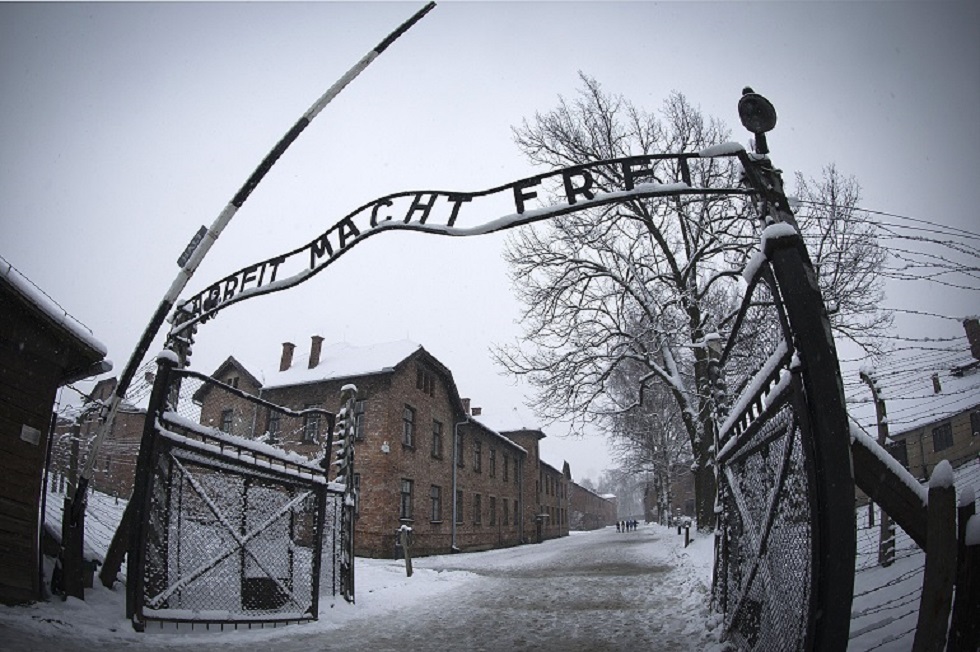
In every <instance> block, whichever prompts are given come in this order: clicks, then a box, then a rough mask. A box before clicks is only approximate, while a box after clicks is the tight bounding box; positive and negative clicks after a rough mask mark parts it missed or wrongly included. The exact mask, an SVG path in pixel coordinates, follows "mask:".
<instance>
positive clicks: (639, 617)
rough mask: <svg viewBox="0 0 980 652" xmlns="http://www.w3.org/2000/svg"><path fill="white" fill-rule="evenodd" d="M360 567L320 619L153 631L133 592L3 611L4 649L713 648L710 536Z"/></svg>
mask: <svg viewBox="0 0 980 652" xmlns="http://www.w3.org/2000/svg"><path fill="white" fill-rule="evenodd" d="M414 562H415V563H414V567H415V573H414V575H413V576H412V577H411V578H408V577H406V576H405V570H404V562H400V561H392V560H377V559H358V560H357V571H356V572H357V604H356V605H349V604H347V603H345V602H343V600H341V599H339V598H337V599H334V598H331V597H329V596H324V597H323V598H321V604H320V620H319V621H318V622H314V623H307V624H301V625H290V626H288V627H280V628H277V629H269V628H267V629H264V630H251V631H249V630H238V631H224V632H220V631H214V628H212V630H211V631H202V629H201V628H196V629H195V630H194V631H191V630H190V629H189V627H181V628H180V629H177V630H174V629H172V628H167V629H163V630H160V629H157V627H156V626H155V625H151V626H149V627H148V628H147V631H146V632H145V633H143V634H137V633H136V632H134V631H133V630H132V628H131V627H130V625H129V623H128V622H127V621H126V619H125V618H124V616H123V614H124V612H125V607H124V598H123V591H121V590H117V591H108V590H106V589H102V588H101V587H100V588H96V589H92V590H90V591H87V592H86V600H85V602H82V601H79V600H75V599H69V600H68V601H67V602H61V601H60V600H58V599H55V600H52V601H51V602H47V603H40V604H37V605H32V606H29V607H0V648H2V649H4V650H11V651H12V652H13V651H20V650H24V651H25V652H26V651H27V650H57V651H58V652H71V651H73V650H86V651H90V650H93V649H102V650H116V649H123V648H125V649H127V650H144V651H146V650H172V649H175V648H176V649H185V650H191V648H198V647H201V646H204V647H205V648H206V649H209V650H229V651H231V650H236V651H237V650H268V649H275V650H276V652H310V651H315V650H324V651H328V650H354V649H366V650H378V651H383V650H399V652H404V651H406V650H408V651H414V650H488V651H490V650H493V651H496V650H507V651H510V650H562V651H563V652H565V651H569V652H574V651H577V650H582V651H585V650H590V651H591V650H664V651H670V650H711V649H715V648H717V643H716V638H715V632H713V631H710V630H709V628H708V625H707V623H708V622H709V621H708V618H707V606H708V594H709V586H710V567H711V541H710V538H706V539H697V540H696V541H695V542H694V543H693V544H692V545H691V546H690V547H689V548H686V549H685V548H684V547H683V536H678V535H677V533H676V530H669V529H666V528H661V527H659V526H654V525H650V526H641V527H640V529H639V530H638V531H636V532H629V533H618V532H616V530H615V528H606V529H605V530H599V531H596V532H589V533H573V534H572V535H571V536H570V537H566V538H563V539H559V540H553V541H546V542H544V543H542V544H539V545H526V546H519V547H516V548H508V549H504V550H493V551H488V552H482V553H468V554H458V555H446V556H437V557H424V558H419V559H416V560H414Z"/></svg>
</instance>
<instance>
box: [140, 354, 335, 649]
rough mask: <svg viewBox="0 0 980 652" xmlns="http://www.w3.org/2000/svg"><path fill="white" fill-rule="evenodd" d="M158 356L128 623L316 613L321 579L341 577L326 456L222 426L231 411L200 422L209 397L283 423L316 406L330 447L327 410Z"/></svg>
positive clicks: (289, 618) (272, 619) (241, 620)
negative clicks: (278, 398) (302, 406)
mask: <svg viewBox="0 0 980 652" xmlns="http://www.w3.org/2000/svg"><path fill="white" fill-rule="evenodd" d="M160 363H161V364H160V368H159V374H158V376H157V379H156V382H155V384H154V391H153V396H152V397H151V400H150V406H149V409H148V411H147V419H146V423H147V426H146V430H145V432H144V442H143V446H142V448H141V451H140V460H139V464H140V468H141V469H142V470H144V472H143V473H140V474H138V476H137V477H138V478H141V479H142V480H143V481H142V482H141V483H139V484H138V485H137V487H135V489H134V495H133V500H134V501H136V509H137V514H136V518H135V519H134V528H133V532H132V535H131V536H132V537H133V538H132V539H131V545H130V548H129V550H130V559H129V571H128V575H129V577H130V578H132V579H133V581H131V582H129V583H128V584H127V591H128V595H127V605H128V607H127V610H128V611H129V616H130V617H131V619H132V621H133V624H134V627H136V628H137V629H140V630H141V629H143V627H145V623H147V622H151V621H159V622H173V623H202V624H212V623H214V624H222V625H224V624H234V625H236V626H237V625H240V624H248V625H250V626H251V625H256V624H276V623H283V622H295V621H304V620H315V619H316V618H317V613H318V606H319V595H320V591H321V582H324V583H325V586H323V589H326V588H327V587H328V586H329V587H330V588H331V592H332V593H333V594H336V593H337V592H338V590H339V589H340V588H341V584H342V580H341V578H340V572H339V570H340V562H342V561H343V560H342V559H341V558H340V552H341V551H340V543H341V539H342V538H343V537H341V536H340V535H339V534H338V530H339V528H340V527H342V523H343V517H342V514H343V512H344V503H345V501H344V494H343V487H340V486H339V485H336V484H331V483H328V482H327V477H326V473H325V471H324V467H325V466H326V464H317V463H314V462H310V461H307V460H305V459H303V458H302V457H300V456H299V455H295V454H290V453H287V452H286V451H283V450H281V449H279V448H276V447H274V446H272V445H269V444H268V443H263V442H260V441H255V440H253V439H246V438H245V437H242V436H240V435H242V434H245V433H240V432H235V434H232V433H231V432H229V431H236V424H238V423H239V422H238V421H236V420H230V419H229V420H227V421H224V420H223V421H222V423H220V427H213V426H211V425H206V424H202V423H201V422H202V421H207V420H208V419H207V418H206V414H207V410H208V406H218V407H222V406H229V407H228V408H226V409H224V410H222V412H224V413H227V412H233V413H237V414H239V415H243V416H245V417H248V416H250V415H251V416H252V421H251V422H252V423H253V424H255V423H257V422H258V421H259V420H258V418H257V417H258V416H259V415H262V416H263V417H265V418H263V419H262V421H261V422H262V423H266V419H267V417H268V415H270V414H271V415H274V420H275V422H276V423H277V424H278V427H279V428H282V431H287V430H289V429H293V428H302V427H303V423H304V417H306V416H309V415H310V413H312V412H317V413H319V414H318V415H317V416H318V417H323V418H324V420H326V421H327V423H328V425H329V427H328V428H327V430H326V433H328V434H327V435H326V442H325V445H324V446H323V449H324V451H325V452H329V450H330V448H329V447H330V436H331V433H332V430H333V422H334V418H333V414H331V413H329V412H326V411H324V410H304V411H302V412H293V411H291V410H287V409H284V408H282V407H279V406H276V405H273V404H271V403H268V402H266V401H262V400H261V399H258V398H256V397H253V396H250V395H248V394H246V393H244V392H242V391H240V390H238V389H236V388H234V387H231V386H229V385H225V384H223V383H220V382H217V381H215V380H213V379H211V378H209V377H207V376H203V375H201V374H198V373H195V372H191V371H188V370H177V369H174V368H173V362H172V361H171V360H169V359H162V360H160ZM241 421H242V422H244V419H243V420H241ZM236 435H237V436H236ZM323 459H324V460H327V459H329V457H328V456H326V455H325V456H324V457H323Z"/></svg>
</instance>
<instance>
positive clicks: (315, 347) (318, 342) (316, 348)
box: [310, 335, 323, 369]
mask: <svg viewBox="0 0 980 652" xmlns="http://www.w3.org/2000/svg"><path fill="white" fill-rule="evenodd" d="M310 339H311V340H312V343H311V344H310V369H312V368H313V367H315V366H317V365H318V364H320V349H321V348H322V347H323V338H322V337H320V336H319V335H314V336H313V337H312V338H310Z"/></svg>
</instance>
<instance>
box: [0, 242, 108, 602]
mask: <svg viewBox="0 0 980 652" xmlns="http://www.w3.org/2000/svg"><path fill="white" fill-rule="evenodd" d="M105 355H106V349H105V346H104V345H102V344H101V343H100V342H99V341H98V340H96V339H95V338H94V337H93V336H92V334H91V333H90V332H89V331H88V330H87V329H86V328H85V327H84V326H82V325H81V324H80V323H79V322H77V321H76V320H75V319H74V318H72V317H71V316H70V315H68V314H67V313H66V312H65V311H64V310H63V309H62V308H61V307H60V306H58V305H57V304H56V303H55V302H54V301H53V300H52V299H51V298H50V297H48V296H47V295H45V294H44V293H43V292H42V291H41V290H39V289H38V288H37V287H36V286H34V285H33V284H32V283H31V282H30V281H29V280H28V279H27V278H26V277H24V276H23V275H22V274H20V272H18V271H17V270H16V269H14V268H13V267H12V266H11V265H10V264H8V263H7V262H6V261H4V260H2V259H0V602H3V603H5V604H14V603H21V602H28V601H32V600H37V599H40V598H41V597H42V580H41V552H40V534H41V523H40V518H41V513H40V504H41V496H42V489H43V486H42V485H43V474H44V466H45V459H46V454H47V450H48V443H49V433H50V431H51V425H52V408H53V406H54V401H55V395H56V393H57V391H58V388H59V387H60V386H62V385H65V384H67V383H71V382H75V381H77V380H81V379H83V378H87V377H89V376H93V375H96V374H99V373H102V372H104V371H106V370H108V369H109V368H110V365H109V364H108V363H107V362H105Z"/></svg>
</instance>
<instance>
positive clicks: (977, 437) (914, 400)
mask: <svg viewBox="0 0 980 652" xmlns="http://www.w3.org/2000/svg"><path fill="white" fill-rule="evenodd" d="M963 326H964V328H965V330H966V335H967V339H968V341H969V345H970V351H969V352H966V351H964V352H962V353H961V354H960V355H959V356H957V357H956V358H955V359H952V360H947V361H945V364H944V365H943V366H942V368H935V369H923V368H915V369H911V370H906V371H903V373H902V374H892V375H891V376H890V377H888V378H886V379H882V380H880V381H879V384H880V385H881V389H882V391H883V394H884V398H885V407H886V409H887V418H888V428H889V433H888V434H889V440H890V441H889V442H887V443H886V448H887V449H888V451H889V452H890V453H891V454H892V456H893V457H895V459H897V460H898V461H899V462H901V463H902V465H903V466H905V468H907V469H908V470H909V471H910V472H911V473H912V475H913V476H915V477H916V478H919V479H920V480H927V479H928V478H929V476H930V474H931V473H932V471H933V470H934V469H935V468H936V464H938V463H939V462H940V461H942V460H948V461H949V462H950V463H951V464H952V465H953V467H954V468H956V467H959V466H962V465H963V464H966V463H968V462H971V461H973V460H976V459H978V456H980V323H978V320H977V319H976V318H975V317H974V318H969V319H966V320H964V322H963ZM867 395H868V396H867V397H865V396H864V395H863V394H862V396H860V400H855V401H854V402H853V403H852V404H849V405H848V412H849V414H850V415H851V417H852V418H854V419H855V420H856V421H857V422H858V423H859V424H860V425H861V427H862V428H864V430H865V431H866V432H867V433H868V434H870V435H871V436H872V437H873V438H875V439H877V437H878V431H877V425H876V417H875V412H874V408H873V405H872V404H871V402H870V400H869V399H870V390H869V391H868V392H867ZM864 499H865V496H864V495H863V493H861V492H860V491H859V492H858V500H859V501H860V502H863V501H864Z"/></svg>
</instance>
